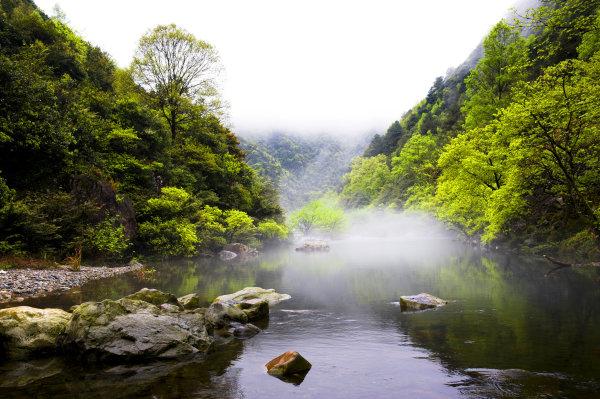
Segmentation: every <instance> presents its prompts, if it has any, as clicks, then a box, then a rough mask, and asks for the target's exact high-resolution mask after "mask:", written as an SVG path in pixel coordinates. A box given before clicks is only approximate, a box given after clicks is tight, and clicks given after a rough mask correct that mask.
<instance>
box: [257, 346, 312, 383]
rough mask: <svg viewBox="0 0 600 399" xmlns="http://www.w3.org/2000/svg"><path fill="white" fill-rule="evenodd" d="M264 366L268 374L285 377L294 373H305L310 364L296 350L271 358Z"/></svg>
mask: <svg viewBox="0 0 600 399" xmlns="http://www.w3.org/2000/svg"><path fill="white" fill-rule="evenodd" d="M265 367H266V368H267V373H269V374H270V375H273V376H276V377H285V376H292V375H294V374H306V373H308V371H309V370H310V368H311V367H312V365H311V364H310V363H309V362H308V360H306V359H305V358H303V357H302V355H300V354H299V353H298V352H295V351H288V352H285V353H283V354H281V355H279V356H277V357H276V358H275V359H273V360H271V361H270V362H269V363H267V364H266V365H265Z"/></svg>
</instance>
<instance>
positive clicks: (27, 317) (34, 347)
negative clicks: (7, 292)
mask: <svg viewBox="0 0 600 399" xmlns="http://www.w3.org/2000/svg"><path fill="white" fill-rule="evenodd" d="M70 320H71V314H70V313H68V312H65V311H64V310H61V309H36V308H32V307H29V306H18V307H14V308H8V309H1V310H0V351H1V350H2V349H3V350H4V351H5V352H6V354H7V355H8V357H11V358H24V357H27V356H32V355H40V354H47V353H52V352H55V351H56V349H57V342H58V338H59V336H60V335H61V334H62V333H63V332H64V331H65V329H66V327H67V324H68V323H69V321H70Z"/></svg>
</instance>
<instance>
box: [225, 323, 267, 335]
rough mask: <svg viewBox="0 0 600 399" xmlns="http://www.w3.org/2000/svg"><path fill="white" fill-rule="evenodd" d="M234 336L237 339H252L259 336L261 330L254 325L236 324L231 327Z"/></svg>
mask: <svg viewBox="0 0 600 399" xmlns="http://www.w3.org/2000/svg"><path fill="white" fill-rule="evenodd" d="M231 328H232V334H233V336H234V337H236V338H251V337H254V336H255V335H256V334H258V333H259V332H260V331H261V329H260V328H258V327H256V326H255V325H254V324H251V323H247V324H234V325H232V326H231Z"/></svg>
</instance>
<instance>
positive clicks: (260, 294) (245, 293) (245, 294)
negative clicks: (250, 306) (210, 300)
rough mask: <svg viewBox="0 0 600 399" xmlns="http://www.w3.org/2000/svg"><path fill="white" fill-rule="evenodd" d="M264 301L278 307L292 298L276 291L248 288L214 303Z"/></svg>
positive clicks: (220, 298) (224, 296) (219, 298)
mask: <svg viewBox="0 0 600 399" xmlns="http://www.w3.org/2000/svg"><path fill="white" fill-rule="evenodd" d="M257 298H259V299H264V300H266V301H267V302H268V303H269V306H274V305H277V304H278V303H279V302H282V301H286V300H288V299H290V298H291V296H289V295H288V294H280V293H278V292H275V290H274V289H272V288H271V289H264V288H260V287H246V288H244V289H243V290H240V291H237V292H234V293H233V294H228V295H221V296H219V297H217V299H215V300H214V302H220V301H228V300H231V301H234V302H238V303H239V302H243V301H247V300H249V299H257Z"/></svg>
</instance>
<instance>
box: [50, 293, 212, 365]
mask: <svg viewBox="0 0 600 399" xmlns="http://www.w3.org/2000/svg"><path fill="white" fill-rule="evenodd" d="M159 292H160V291H159ZM155 294H156V293H153V295H152V297H153V298H154V297H158V295H155ZM161 294H164V293H161ZM132 296H135V294H134V295H130V296H129V297H127V298H123V299H119V300H118V301H112V300H105V301H102V302H86V303H83V304H81V305H79V306H76V307H74V308H73V317H72V319H71V322H70V323H69V324H68V326H67V328H66V331H65V336H64V339H63V342H62V343H63V345H65V346H66V347H67V348H70V349H71V350H73V351H75V352H76V353H78V354H80V355H83V356H85V357H86V358H92V359H93V358H96V359H100V360H112V359H122V360H139V359H151V358H157V359H170V358H177V357H181V356H184V355H189V354H194V353H198V352H203V351H206V350H207V349H208V348H209V347H210V345H211V344H212V338H211V337H209V335H208V333H207V330H206V327H205V319H204V311H203V310H200V309H198V311H179V308H178V307H176V306H175V305H172V304H166V305H167V306H165V304H163V305H161V306H162V307H163V308H161V307H159V306H156V305H154V304H152V303H150V302H146V301H143V300H139V299H132V298H131V297H132Z"/></svg>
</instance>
